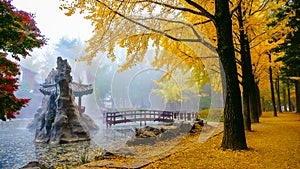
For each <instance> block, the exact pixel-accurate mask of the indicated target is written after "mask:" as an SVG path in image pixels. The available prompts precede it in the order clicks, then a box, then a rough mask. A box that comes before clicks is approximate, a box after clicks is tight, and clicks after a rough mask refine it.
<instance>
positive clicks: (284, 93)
mask: <svg viewBox="0 0 300 169" xmlns="http://www.w3.org/2000/svg"><path fill="white" fill-rule="evenodd" d="M281 90H282V97H283V109H284V111H285V112H287V103H286V89H285V88H284V87H282V89H281Z"/></svg>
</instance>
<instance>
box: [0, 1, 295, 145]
mask: <svg viewBox="0 0 300 169" xmlns="http://www.w3.org/2000/svg"><path fill="white" fill-rule="evenodd" d="M2 4H3V5H2ZM1 5H2V6H3V9H4V7H5V8H7V9H8V12H1V17H7V16H9V17H11V16H16V15H15V14H14V13H18V12H19V11H18V10H16V9H14V7H12V6H11V5H10V3H9V2H7V1H6V0H2V1H1ZM60 8H61V9H62V10H63V11H65V12H66V15H72V14H74V13H75V12H79V13H81V14H83V15H85V18H86V19H89V20H91V22H92V24H93V26H94V36H93V37H92V38H91V39H90V40H89V41H88V42H87V43H88V47H87V48H86V52H87V55H85V56H82V57H80V58H78V59H77V60H78V61H87V62H89V63H90V62H92V59H93V58H94V57H95V56H97V54H98V53H99V52H106V53H107V57H108V58H110V59H111V60H113V61H114V60H116V55H115V52H114V51H115V48H116V47H121V48H126V49H127V53H126V61H125V62H124V63H123V64H122V65H121V66H120V71H122V70H126V69H129V68H131V67H132V66H134V65H136V64H138V63H140V62H142V61H143V59H144V57H145V54H146V51H147V49H148V48H149V46H151V45H152V47H153V48H155V49H156V52H155V53H156V55H155V58H154V61H153V63H152V65H153V66H154V67H156V68H157V69H160V68H162V67H164V68H166V69H167V72H166V73H165V74H164V75H163V76H162V78H165V79H169V78H170V77H171V76H172V74H173V73H174V72H175V71H176V70H180V71H181V72H182V73H184V72H186V70H192V76H193V78H194V79H195V81H194V83H195V84H198V85H199V86H200V87H201V85H203V84H205V82H210V83H212V84H222V86H223V89H220V88H219V90H223V92H224V99H225V107H224V136H223V140H222V145H221V147H222V148H224V149H233V150H241V149H247V144H246V138H245V129H246V130H250V131H251V123H253V122H254V123H255V122H259V116H260V115H261V112H262V110H263V109H264V107H263V106H262V104H261V99H260V98H264V97H265V95H264V94H265V93H264V92H265V91H266V90H269V89H271V93H272V105H273V107H274V108H273V109H274V116H276V115H277V111H278V110H279V111H280V110H281V109H280V107H281V105H282V102H281V99H280V98H288V99H287V100H290V99H289V98H291V97H289V96H290V95H291V91H290V89H292V86H294V87H295V96H296V101H295V102H294V104H295V105H296V107H297V108H296V110H297V111H299V110H300V107H299V106H300V104H299V102H300V99H299V98H300V94H299V93H300V91H299V73H298V72H299V65H300V64H299V62H300V60H299V57H300V56H299V40H298V39H299V31H298V28H299V25H300V24H299V23H298V22H299V2H297V1H292V0H289V1H287V0H286V1H284V0H232V1H225V0H208V1H201V0H178V1H163V0H149V1H140V0H130V1H126V0H125V1H124V0H115V1H105V0H79V1H74V2H68V1H61V7H60ZM1 10H2V9H1ZM28 15H29V16H31V17H28V18H31V22H29V23H34V22H33V19H32V15H30V14H28ZM19 20H20V21H18V22H17V23H18V24H17V25H18V26H21V29H23V28H25V30H30V31H27V32H26V31H25V30H22V31H16V32H17V33H18V34H17V35H16V36H4V35H5V34H3V32H4V31H3V30H5V29H3V28H2V27H3V26H2V25H4V26H5V24H7V23H8V26H10V25H14V24H15V23H16V22H15V20H13V22H11V23H10V22H9V21H10V20H7V21H6V22H5V24H2V23H1V29H0V35H1V39H2V38H4V37H16V39H13V40H12V42H11V43H7V40H5V41H0V42H1V45H0V47H1V50H3V51H4V52H11V53H13V56H16V55H18V54H19V55H22V56H27V55H28V53H27V52H25V53H22V50H16V51H10V50H9V48H10V47H11V46H12V44H18V46H22V47H24V48H25V51H28V50H31V49H32V48H34V47H40V46H42V45H43V44H44V43H45V39H44V38H43V36H42V35H40V32H39V31H38V29H37V28H36V27H34V24H22V23H24V22H25V21H27V20H25V19H24V18H22V17H21V19H19ZM2 21H3V20H2V18H1V22H2ZM28 26H29V28H30V29H28ZM30 26H31V27H30ZM33 28H34V29H33ZM16 30H19V28H18V27H17V28H16ZM4 33H5V32H4ZM6 33H10V32H6ZM21 35H23V36H25V37H27V36H29V37H31V38H30V40H33V41H32V42H31V43H27V41H24V39H26V38H24V37H22V36H21ZM23 42H24V45H19V44H23ZM25 42H26V43H25ZM33 44H34V45H33ZM5 45H6V46H5ZM27 45H29V46H27ZM16 48H17V47H16ZM23 51H24V50H23ZM161 51H164V52H161ZM3 58H5V59H7V58H6V57H5V55H3ZM15 58H16V59H18V57H15ZM215 67H217V69H215ZM6 70H7V68H6V69H5V68H4V67H3V66H2V67H1V77H0V78H4V77H8V76H9V77H10V78H11V77H12V76H15V74H10V73H7V72H5V71H6ZM16 72H18V71H16ZM212 72H217V73H212ZM207 76H210V78H206V77H207ZM219 76H221V78H219V79H221V80H220V81H216V80H215V79H218V78H217V77H219ZM214 77H216V78H214ZM15 82H16V81H14V82H13V84H15ZM5 85H6V84H5ZM283 86H286V88H287V90H288V91H287V97H281V95H282V96H283V95H284V92H279V91H280V89H282V87H283ZM15 90H16V88H15ZM15 90H14V91H15ZM216 90H218V88H217V87H216ZM1 91H2V90H1ZM275 91H277V98H279V99H277V101H276V100H275ZM281 91H282V90H281ZM11 93H13V91H12V92H11ZM0 96H1V98H0V99H2V98H4V97H3V96H6V95H4V94H2V95H1V94H0ZM285 96H286V95H285ZM283 100H284V99H283ZM27 102H28V101H27ZM27 102H23V103H24V104H25V103H27ZM276 102H278V103H276ZM279 102H280V103H279ZM283 102H284V101H283ZM1 103H2V101H1ZM289 103H291V102H289ZM24 104H22V105H21V107H22V106H23V105H24ZM276 105H277V107H276ZM1 108H2V106H1ZM18 108H20V106H19V107H18ZM2 109H3V108H2ZM2 109H1V110H0V113H1V115H2V114H3V115H7V112H9V111H10V112H14V111H15V110H16V109H6V110H2ZM289 109H290V110H291V106H289ZM3 117H4V116H3Z"/></svg>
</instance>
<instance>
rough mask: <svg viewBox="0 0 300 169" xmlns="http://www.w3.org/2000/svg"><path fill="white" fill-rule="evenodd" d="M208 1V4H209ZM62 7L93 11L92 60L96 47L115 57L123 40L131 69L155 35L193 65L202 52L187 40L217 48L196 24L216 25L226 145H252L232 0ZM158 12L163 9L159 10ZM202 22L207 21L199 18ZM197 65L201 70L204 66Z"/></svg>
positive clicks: (157, 41) (90, 3)
mask: <svg viewBox="0 0 300 169" xmlns="http://www.w3.org/2000/svg"><path fill="white" fill-rule="evenodd" d="M213 2H214V3H213ZM204 4H205V7H207V8H204ZM62 8H65V9H68V10H69V13H68V14H72V13H74V12H75V10H76V9H77V8H80V9H81V12H84V11H86V10H88V11H89V13H90V15H89V16H87V18H89V19H92V20H93V22H94V25H95V33H97V34H95V36H94V37H93V38H92V39H91V40H90V41H89V43H90V47H89V48H88V50H90V55H89V56H88V57H87V58H92V57H90V56H93V55H94V54H96V53H97V51H101V50H107V51H108V53H109V56H110V57H111V58H112V59H114V58H115V56H114V53H113V50H114V47H115V46H116V44H119V45H120V46H121V47H126V48H127V49H128V50H127V63H125V64H124V65H123V68H128V67H130V65H134V64H136V63H138V62H139V61H140V60H142V59H143V57H144V53H145V50H146V49H147V48H148V43H149V40H150V39H152V41H153V42H154V46H155V47H156V48H158V49H159V48H160V47H163V48H164V49H165V50H167V51H170V52H172V53H173V54H175V55H176V56H177V57H179V58H181V59H183V60H184V63H185V64H186V65H190V68H191V67H193V66H194V63H195V62H196V61H197V60H199V59H201V58H199V57H195V56H197V55H198V54H199V53H197V52H198V51H195V49H196V48H195V49H193V48H192V49H191V48H190V47H189V46H187V44H186V43H188V44H191V45H192V43H194V44H196V45H199V46H198V48H199V47H201V46H200V45H203V46H204V47H202V48H206V49H207V48H208V49H209V51H211V50H213V47H214V46H213V45H211V44H210V43H208V42H207V40H206V39H205V38H203V37H202V36H201V34H200V33H199V32H197V26H201V24H206V23H210V24H213V26H214V27H215V32H216V34H215V35H214V37H216V39H215V40H217V52H218V55H219V57H220V60H221V63H222V66H223V69H224V72H225V79H226V87H225V88H226V103H225V108H224V109H225V110H224V118H225V121H224V127H225V128H224V137H223V141H222V147H223V148H225V149H234V150H238V149H246V148H247V144H246V138H245V133H244V125H243V115H242V106H241V95H240V94H241V93H240V88H239V83H238V78H237V67H236V62H235V53H234V47H233V39H232V21H231V14H230V9H229V1H224V0H215V1H211V3H207V2H195V1H191V0H180V1H167V2H166V1H158V0H157V1H155V0H151V1H113V2H110V3H109V2H107V1H103V0H97V1H79V2H78V3H76V2H75V3H66V2H64V5H63V6H62ZM154 11H159V12H158V13H154ZM143 14H144V15H143ZM183 15H189V18H187V19H186V18H183V19H180V20H179V19H177V18H178V17H180V16H183ZM139 16H143V17H139ZM193 18H194V19H193ZM199 18H201V19H199ZM199 20H204V21H203V22H197V21H199ZM182 30H183V31H182ZM191 37H192V38H191ZM106 38H107V39H106ZM103 42H108V44H107V45H106V46H99V44H103ZM195 52H196V53H195ZM209 53H213V52H209ZM176 66H177V65H176V64H175V67H176ZM198 66H199V64H198ZM202 67H203V66H202ZM194 68H195V69H199V68H200V69H201V67H194ZM202 69H203V68H202Z"/></svg>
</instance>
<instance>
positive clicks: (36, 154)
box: [0, 119, 158, 169]
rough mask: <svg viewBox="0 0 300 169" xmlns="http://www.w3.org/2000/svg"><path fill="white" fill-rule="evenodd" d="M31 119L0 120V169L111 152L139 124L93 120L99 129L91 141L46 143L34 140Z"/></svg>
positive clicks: (69, 161)
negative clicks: (109, 123) (30, 128)
mask: <svg viewBox="0 0 300 169" xmlns="http://www.w3.org/2000/svg"><path fill="white" fill-rule="evenodd" d="M31 120H32V119H14V120H13V121H9V122H2V121H0V169H2V168H3V169H15V168H16V169H17V168H20V167H22V166H24V165H26V164H27V163H28V162H30V161H34V160H38V161H44V162H45V163H47V164H48V165H55V166H67V165H73V164H78V163H80V158H81V157H82V156H83V155H88V156H87V158H89V159H93V156H94V155H96V154H97V153H99V151H100V150H101V149H106V150H109V151H113V150H117V149H119V148H122V147H123V146H125V144H126V141H127V139H128V138H129V137H131V136H132V135H133V132H132V129H133V128H134V127H140V126H139V123H129V124H119V125H115V126H112V127H106V125H105V124H103V121H102V120H100V119H99V120H98V121H95V122H96V124H99V127H100V129H99V131H97V132H96V133H93V134H92V140H91V141H90V142H79V143H72V144H63V145H45V144H35V143H34V141H33V140H34V134H35V133H34V132H30V131H29V130H28V129H27V128H26V126H27V125H28V123H29V122H31ZM148 125H151V124H148ZM152 125H158V124H157V123H153V124H152Z"/></svg>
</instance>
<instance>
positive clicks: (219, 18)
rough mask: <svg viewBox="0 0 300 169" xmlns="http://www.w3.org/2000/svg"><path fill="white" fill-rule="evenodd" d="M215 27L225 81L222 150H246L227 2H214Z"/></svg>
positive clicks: (218, 0) (220, 0) (222, 0)
mask: <svg viewBox="0 0 300 169" xmlns="http://www.w3.org/2000/svg"><path fill="white" fill-rule="evenodd" d="M215 26H216V29H217V39H218V49H217V51H218V54H219V56H220V60H221V62H222V65H223V68H224V72H225V79H226V102H225V108H224V136H223V140H222V148H224V149H233V150H243V149H247V143H246V137H245V131H244V124H243V114H242V103H241V91H240V88H239V82H238V76H237V67H236V62H235V54H234V47H233V39H232V21H231V16H230V12H229V4H228V1H224V0H215Z"/></svg>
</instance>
